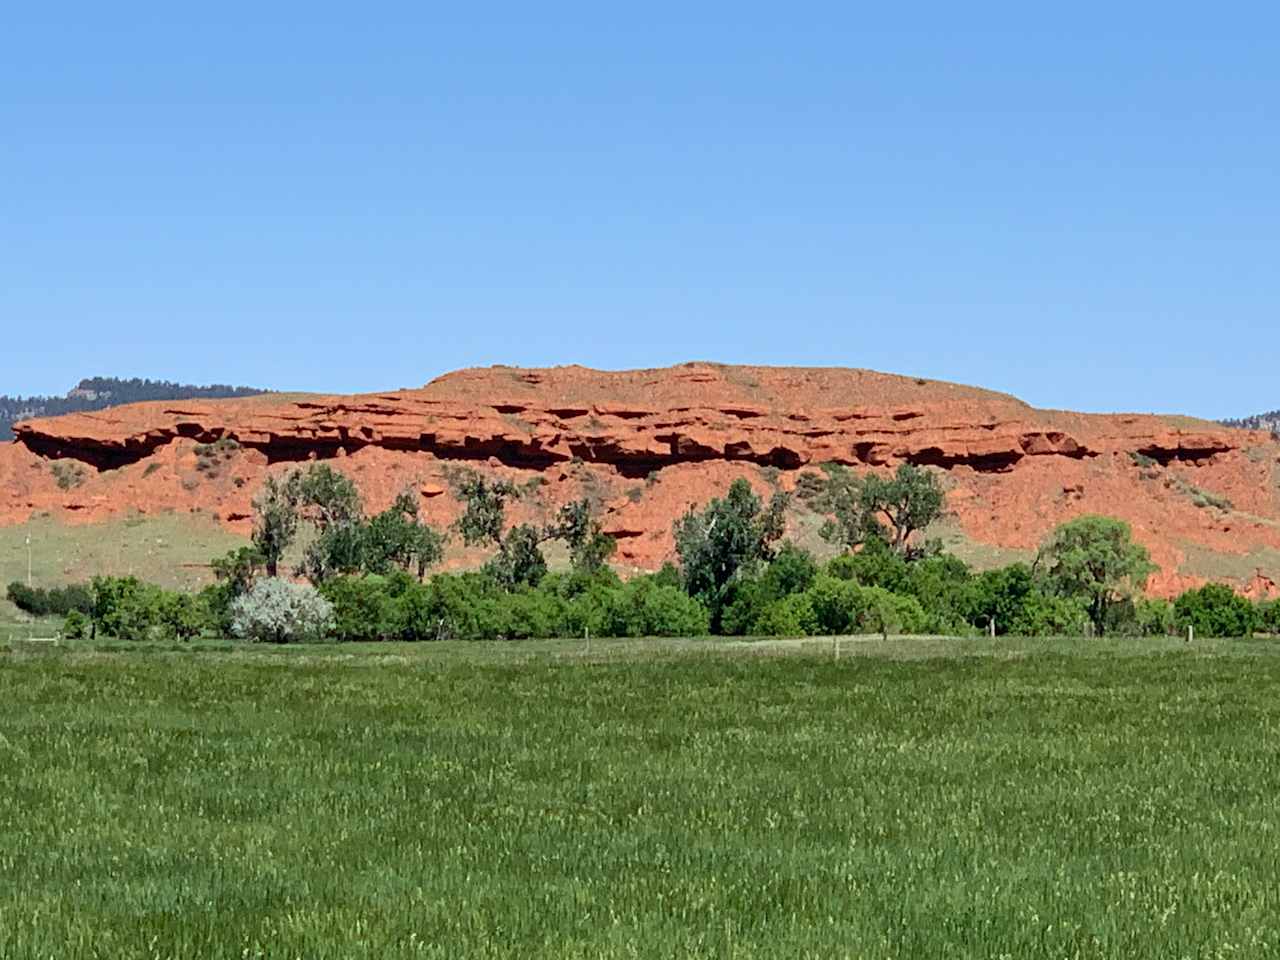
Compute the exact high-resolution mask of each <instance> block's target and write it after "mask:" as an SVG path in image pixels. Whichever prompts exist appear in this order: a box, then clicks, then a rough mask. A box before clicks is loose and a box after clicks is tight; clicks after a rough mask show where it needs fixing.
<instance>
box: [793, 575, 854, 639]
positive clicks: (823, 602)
mask: <svg viewBox="0 0 1280 960" xmlns="http://www.w3.org/2000/svg"><path fill="white" fill-rule="evenodd" d="M805 596H806V597H807V598H808V600H809V608H810V610H811V611H812V613H813V621H812V622H813V624H814V632H815V633H820V634H823V635H826V636H841V635H843V634H849V633H857V632H858V619H859V618H860V617H861V616H862V612H863V608H864V599H863V594H862V588H861V587H859V586H858V585H857V584H856V583H854V582H853V581H852V580H843V579H840V578H838V577H834V576H831V575H830V574H822V575H820V576H819V577H818V578H817V579H816V580H814V582H813V585H812V586H811V587H810V588H809V589H808V590H807V591H805Z"/></svg>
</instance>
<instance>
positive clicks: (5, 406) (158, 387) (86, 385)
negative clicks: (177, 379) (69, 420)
mask: <svg viewBox="0 0 1280 960" xmlns="http://www.w3.org/2000/svg"><path fill="white" fill-rule="evenodd" d="M266 392H267V391H265V390H259V389H257V388H255V387H233V386H229V385H227V384H224V383H215V384H211V385H210V386H204V387H199V386H193V385H191V384H187V383H173V382H171V381H169V380H143V379H139V378H137V377H133V378H131V379H128V380H123V379H119V378H117V377H88V378H86V379H84V380H81V381H80V382H79V383H78V384H76V386H75V388H74V389H72V390H70V391H68V392H67V393H66V394H65V395H64V396H61V397H43V396H32V397H22V396H16V397H11V396H6V395H3V394H0V441H4V440H12V439H13V425H14V424H15V423H17V422H18V421H19V420H27V419H30V418H31V417H56V416H61V415H62V414H64V413H82V412H84V411H86V410H102V409H103V408H105V407H113V406H117V405H119V404H122V403H140V402H142V401H144V400H197V399H202V400H219V399H225V398H229V397H252V396H257V395H258V394H262V393H266Z"/></svg>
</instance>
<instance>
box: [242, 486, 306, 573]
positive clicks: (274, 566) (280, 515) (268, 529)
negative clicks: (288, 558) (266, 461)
mask: <svg viewBox="0 0 1280 960" xmlns="http://www.w3.org/2000/svg"><path fill="white" fill-rule="evenodd" d="M291 480H292V478H291V477H290V478H286V479H281V478H279V477H275V476H268V477H267V479H266V482H265V483H264V484H263V486H262V492H261V493H259V494H258V496H257V498H256V499H255V500H254V501H253V511H254V520H253V546H254V548H255V549H256V550H257V551H258V553H259V554H260V555H261V556H262V562H263V565H264V566H265V567H266V570H267V576H268V577H274V576H276V574H277V573H278V572H279V569H280V561H281V559H282V558H283V557H284V554H285V551H286V550H288V549H289V546H290V544H292V543H293V540H294V537H296V536H297V535H298V505H297V502H296V500H295V499H294V492H293V484H292V482H291Z"/></svg>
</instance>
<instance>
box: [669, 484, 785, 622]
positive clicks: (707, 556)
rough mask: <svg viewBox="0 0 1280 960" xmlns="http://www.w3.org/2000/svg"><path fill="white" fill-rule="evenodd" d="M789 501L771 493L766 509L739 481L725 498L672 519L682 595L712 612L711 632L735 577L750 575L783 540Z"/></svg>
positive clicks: (770, 555)
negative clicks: (681, 579) (683, 590)
mask: <svg viewBox="0 0 1280 960" xmlns="http://www.w3.org/2000/svg"><path fill="white" fill-rule="evenodd" d="M786 508H787V497H786V495H785V494H781V493H779V494H775V495H774V497H773V499H772V500H771V501H770V502H769V505H768V506H767V507H765V506H764V504H763V503H762V501H761V500H760V498H759V497H758V496H756V495H755V493H754V492H752V490H751V484H749V483H748V482H747V481H746V480H744V479H742V478H739V479H737V480H735V481H734V482H733V483H732V485H730V487H729V492H728V494H727V495H726V496H725V497H724V498H723V499H720V498H716V499H713V500H712V501H711V502H710V503H709V504H707V506H706V508H705V509H703V510H701V511H698V510H695V509H693V508H692V507H691V508H690V509H689V511H688V512H687V513H685V515H684V516H682V517H681V518H680V519H679V520H677V521H676V523H675V527H674V530H673V532H674V534H675V541H676V553H677V554H678V555H679V557H680V571H681V575H682V578H683V583H684V588H685V592H687V593H688V594H689V595H690V596H692V597H696V598H698V599H699V600H701V601H702V603H703V604H705V605H706V607H707V608H708V609H709V610H710V611H711V620H712V628H713V629H717V628H718V627H719V620H720V611H721V608H722V606H723V603H724V601H725V598H726V597H725V595H726V589H727V588H728V586H729V584H731V583H732V582H733V581H734V580H735V579H737V578H739V577H741V576H749V575H751V574H752V573H753V572H755V570H756V569H757V568H758V567H759V565H760V564H761V563H764V562H766V561H768V560H769V559H770V558H771V557H772V556H773V544H774V543H775V542H776V541H777V540H778V539H779V538H780V537H781V536H782V532H783V525H784V521H785V513H786Z"/></svg>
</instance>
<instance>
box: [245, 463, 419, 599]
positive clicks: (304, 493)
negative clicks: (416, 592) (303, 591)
mask: <svg viewBox="0 0 1280 960" xmlns="http://www.w3.org/2000/svg"><path fill="white" fill-rule="evenodd" d="M254 509H255V511H256V514H257V515H256V518H255V521H254V534H253V542H254V547H255V548H256V550H257V551H258V553H259V554H260V555H261V557H262V559H263V563H264V565H265V567H266V572H267V576H268V577H273V576H275V575H276V572H277V570H278V567H279V564H280V560H281V558H282V557H283V556H284V553H285V551H286V550H287V549H288V548H289V546H290V545H291V544H292V543H293V541H294V539H295V538H296V537H297V533H298V528H299V525H300V524H302V523H305V524H307V525H308V526H309V527H311V528H312V530H313V531H314V534H315V535H314V537H313V538H312V540H311V542H310V543H309V544H308V545H307V547H306V549H305V550H304V552H303V556H302V562H301V564H300V565H299V567H298V570H297V572H298V573H299V574H303V575H305V576H306V577H307V579H309V580H311V582H312V583H322V582H323V581H325V580H327V579H328V578H329V577H332V576H335V575H338V574H349V573H387V572H389V571H390V570H391V568H392V567H400V568H402V569H405V570H408V571H411V572H416V573H417V575H418V578H419V579H421V578H422V577H423V576H424V575H425V573H426V570H427V568H428V567H430V566H431V565H433V564H435V563H437V562H438V561H439V560H440V558H441V556H442V555H443V552H444V537H443V536H441V535H440V534H439V533H437V532H436V531H435V530H433V529H431V528H430V527H429V526H427V525H426V524H424V523H422V522H421V521H420V520H419V517H418V501H417V498H416V497H415V496H414V495H413V493H412V492H411V491H405V492H403V493H401V494H400V495H399V496H398V497H396V499H395V501H394V502H393V503H392V505H391V506H390V507H388V508H387V509H386V510H384V511H383V512H382V513H379V514H377V515H376V516H374V517H372V518H367V517H366V516H365V514H364V504H363V502H362V500H361V498H360V492H359V490H358V489H357V488H356V485H355V483H354V482H353V481H352V480H351V479H350V478H349V477H347V476H345V475H343V474H341V473H339V472H338V471H336V470H334V469H332V468H331V467H329V466H327V465H326V464H314V465H312V466H310V467H308V468H307V469H306V470H293V471H291V472H290V473H289V474H288V475H286V476H285V477H283V478H277V477H268V478H267V481H266V484H265V485H264V487H263V491H262V493H261V494H260V495H259V497H258V499H257V500H255V501H254Z"/></svg>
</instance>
